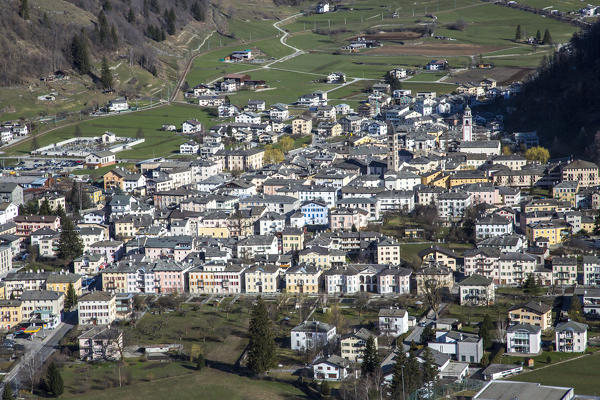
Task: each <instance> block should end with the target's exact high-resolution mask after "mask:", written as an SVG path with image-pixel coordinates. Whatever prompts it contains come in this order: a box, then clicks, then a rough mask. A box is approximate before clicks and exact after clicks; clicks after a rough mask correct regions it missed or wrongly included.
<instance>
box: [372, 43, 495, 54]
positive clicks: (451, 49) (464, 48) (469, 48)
mask: <svg viewBox="0 0 600 400" xmlns="http://www.w3.org/2000/svg"><path fill="white" fill-rule="evenodd" d="M503 48H504V47H502V46H478V45H472V44H464V43H451V42H449V43H411V44H406V45H386V46H383V47H378V48H374V49H371V50H367V51H365V52H364V54H372V55H390V56H396V55H402V54H405V55H424V56H442V57H444V56H445V57H452V56H472V55H476V54H481V53H488V52H490V51H495V50H501V49H503Z"/></svg>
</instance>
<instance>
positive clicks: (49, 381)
mask: <svg viewBox="0 0 600 400" xmlns="http://www.w3.org/2000/svg"><path fill="white" fill-rule="evenodd" d="M44 383H45V385H46V390H47V391H48V393H49V394H52V395H53V396H54V397H58V396H60V395H61V394H63V391H64V383H63V378H62V376H61V374H60V371H59V370H58V367H57V366H56V364H54V363H51V364H50V365H49V366H48V370H47V371H46V377H45V379H44Z"/></svg>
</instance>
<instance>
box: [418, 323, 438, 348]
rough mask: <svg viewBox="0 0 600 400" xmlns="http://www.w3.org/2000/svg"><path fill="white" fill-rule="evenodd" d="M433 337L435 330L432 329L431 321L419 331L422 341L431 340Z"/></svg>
mask: <svg viewBox="0 0 600 400" xmlns="http://www.w3.org/2000/svg"><path fill="white" fill-rule="evenodd" d="M434 339H435V331H434V330H433V323H431V324H429V325H427V326H426V327H425V328H423V332H421V341H422V342H423V343H427V342H431V341H433V340H434Z"/></svg>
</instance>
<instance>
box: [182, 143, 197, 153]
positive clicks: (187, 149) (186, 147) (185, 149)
mask: <svg viewBox="0 0 600 400" xmlns="http://www.w3.org/2000/svg"><path fill="white" fill-rule="evenodd" d="M198 150H200V145H199V144H198V143H196V142H192V141H189V142H185V143H182V144H180V145H179V154H198Z"/></svg>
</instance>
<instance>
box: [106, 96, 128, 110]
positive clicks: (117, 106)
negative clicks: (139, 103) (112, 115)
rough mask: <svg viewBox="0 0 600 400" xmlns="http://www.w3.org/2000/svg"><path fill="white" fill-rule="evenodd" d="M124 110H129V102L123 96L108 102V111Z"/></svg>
mask: <svg viewBox="0 0 600 400" xmlns="http://www.w3.org/2000/svg"><path fill="white" fill-rule="evenodd" d="M126 110H129V104H127V100H125V98H123V97H121V98H118V99H114V100H111V101H110V102H109V103H108V111H110V112H120V111H126Z"/></svg>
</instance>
